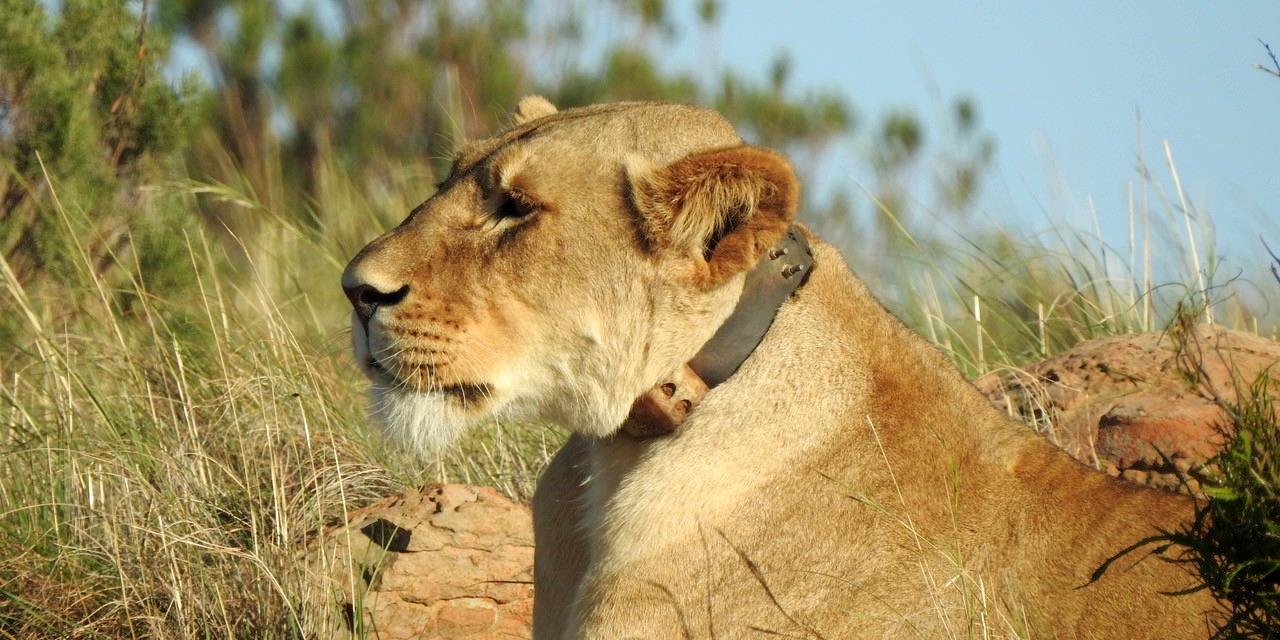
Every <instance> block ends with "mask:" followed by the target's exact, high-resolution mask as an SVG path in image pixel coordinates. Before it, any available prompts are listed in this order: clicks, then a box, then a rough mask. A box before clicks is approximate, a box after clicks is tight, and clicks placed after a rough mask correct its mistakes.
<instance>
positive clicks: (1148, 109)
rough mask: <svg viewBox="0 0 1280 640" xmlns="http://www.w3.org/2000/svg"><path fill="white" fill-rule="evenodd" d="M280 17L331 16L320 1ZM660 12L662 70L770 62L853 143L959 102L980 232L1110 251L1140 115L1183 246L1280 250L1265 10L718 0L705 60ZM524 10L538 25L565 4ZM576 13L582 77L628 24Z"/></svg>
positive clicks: (1278, 3)
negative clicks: (1189, 230) (982, 138)
mask: <svg viewBox="0 0 1280 640" xmlns="http://www.w3.org/2000/svg"><path fill="white" fill-rule="evenodd" d="M572 4H573V3H569V6H572ZM285 5H286V6H291V7H294V9H297V10H306V9H308V8H310V9H312V10H315V9H317V8H318V9H319V10H320V13H321V15H322V17H326V16H333V17H334V18H336V15H335V14H333V13H332V7H331V6H330V5H329V4H328V3H326V2H324V0H288V1H287V2H286V3H285ZM671 5H672V6H671V8H672V9H673V12H674V14H675V19H676V23H677V25H678V27H679V29H680V32H681V34H682V36H683V37H680V38H677V39H676V40H675V41H673V42H669V43H668V42H660V43H659V44H658V46H660V47H663V50H664V51H666V52H669V54H670V62H669V64H670V66H672V67H674V68H683V69H688V70H691V71H694V72H696V73H698V74H704V75H702V76H701V77H703V78H708V79H709V78H711V77H712V76H711V75H710V74H709V72H712V71H714V70H715V67H717V66H718V67H721V68H724V67H732V68H734V69H737V70H739V71H743V72H746V73H748V74H750V75H753V76H755V77H765V75H766V74H767V73H768V68H769V65H770V63H771V62H772V61H773V59H774V58H775V57H776V56H777V54H778V53H780V52H787V53H788V54H789V55H790V57H791V59H792V79H791V87H792V88H793V89H795V90H797V91H803V90H805V89H812V88H824V89H835V90H838V91H840V92H842V93H844V94H845V95H846V96H847V97H848V98H849V100H850V102H851V103H852V104H853V105H854V106H855V107H856V109H857V111H858V113H859V115H860V120H861V122H862V127H863V128H864V129H866V128H869V127H871V126H874V124H875V122H876V121H877V120H878V119H879V117H880V116H881V115H883V114H884V113H885V112H887V111H888V110H890V109H893V108H907V109H910V110H913V111H915V112H917V113H919V114H920V115H921V116H922V119H923V120H924V121H925V123H926V125H927V126H929V127H930V129H929V131H930V132H932V133H934V134H936V133H937V131H936V128H934V127H933V125H936V124H937V123H938V122H940V121H942V120H943V119H944V117H945V113H946V109H947V106H948V105H949V104H950V103H951V101H952V100H953V99H955V98H956V97H959V96H969V97H971V98H973V99H974V101H975V102H976V104H977V105H978V107H979V112H980V114H981V123H982V126H983V127H984V128H985V129H986V131H987V132H989V133H990V134H991V135H992V137H993V138H994V139H995V141H996V143H997V152H996V158H995V166H994V167H993V169H992V170H991V171H990V172H989V174H988V178H987V180H986V183H985V185H984V192H983V197H982V199H981V201H980V214H981V215H982V217H983V218H984V219H985V220H986V221H987V222H988V223H990V224H994V225H1000V226H1003V227H1013V226H1017V227H1020V228H1021V229H1022V230H1024V231H1029V232H1034V231H1043V230H1046V229H1050V228H1055V227H1063V226H1069V227H1075V228H1080V229H1084V230H1086V231H1089V232H1091V231H1092V230H1093V229H1094V216H1093V213H1092V212H1093V211H1096V216H1097V227H1098V228H1100V229H1101V231H1102V236H1103V237H1104V239H1105V240H1106V241H1107V242H1108V243H1109V244H1111V245H1112V246H1113V247H1120V248H1123V247H1125V246H1126V245H1127V242H1128V224H1129V214H1128V207H1127V202H1128V196H1127V193H1128V189H1129V188H1130V187H1132V188H1134V189H1135V190H1138V189H1140V188H1141V181H1140V180H1139V179H1138V174H1137V171H1136V166H1137V158H1138V152H1139V145H1138V142H1137V139H1138V133H1139V124H1138V117H1139V114H1141V135H1142V141H1143V142H1142V145H1141V149H1142V152H1143V153H1144V155H1145V158H1146V162H1147V165H1148V167H1149V168H1150V169H1151V171H1152V172H1153V173H1154V175H1155V177H1156V179H1157V181H1158V182H1159V183H1160V184H1161V185H1163V186H1164V187H1165V188H1167V189H1169V191H1170V193H1169V198H1170V200H1172V199H1174V198H1175V197H1174V196H1173V195H1172V186H1173V185H1172V180H1171V179H1170V176H1169V170H1168V167H1167V164H1166V162H1165V159H1164V147H1163V145H1164V143H1165V142H1167V143H1168V144H1169V146H1170V148H1171V149H1172V151H1173V155H1174V159H1175V161H1176V163H1177V167H1178V170H1179V173H1180V176H1181V178H1182V183H1183V187H1184V189H1185V192H1186V194H1187V196H1188V197H1189V198H1190V201H1191V204H1192V210H1193V211H1194V212H1196V213H1202V214H1206V215H1204V216H1201V217H1200V218H1198V219H1197V221H1196V223H1195V227H1196V228H1195V233H1196V236H1197V238H1199V240H1200V241H1201V242H1203V243H1205V244H1208V242H1209V239H1210V238H1211V237H1212V236H1213V235H1215V234H1216V238H1217V239H1216V244H1217V247H1218V249H1219V251H1220V253H1221V254H1222V255H1225V256H1227V258H1228V261H1229V265H1228V266H1231V267H1233V268H1234V267H1240V268H1244V269H1245V270H1246V277H1249V278H1251V279H1254V280H1255V282H1257V281H1258V280H1260V279H1269V277H1270V276H1269V275H1267V273H1266V271H1265V266H1266V265H1267V264H1268V260H1267V257H1266V254H1265V252H1264V250H1263V248H1262V246H1261V244H1260V243H1259V241H1258V236H1259V234H1263V235H1266V236H1267V237H1268V238H1270V239H1271V244H1272V246H1273V247H1276V246H1280V78H1275V77H1273V76H1269V75H1266V74H1264V73H1263V72H1261V71H1258V70H1256V69H1254V68H1253V65H1254V64H1255V63H1262V62H1267V58H1266V54H1265V52H1264V50H1263V48H1262V46H1261V45H1260V44H1259V43H1258V39H1259V38H1262V39H1263V40H1267V41H1269V42H1271V43H1272V44H1273V45H1275V47H1277V48H1280V0H1267V1H1262V0H1253V1H1248V2H1246V1H1224V2H1216V3H1209V2H1186V1H1181V2H1154V1H1148V0H1144V1H1125V2H1116V1H1111V2H1103V1H1098V0H1081V1H1077V2H1058V3H1052V4H1050V3H1042V2H1036V3H1030V2H1014V1H984V2H968V3H960V2H927V1H924V0H901V1H898V2H835V1H827V2H819V1H816V0H807V1H798V0H795V1H790V2H776V1H775V2H767V1H765V0H722V15H721V18H720V22H719V25H718V27H717V29H716V31H715V36H714V48H713V49H714V51H715V55H714V56H711V57H709V56H708V47H707V40H706V38H705V37H704V36H703V34H702V33H700V31H699V29H698V26H697V20H696V18H695V17H694V8H695V7H696V5H697V2H696V0H671ZM534 6H535V11H540V12H547V13H548V14H551V13H555V12H556V11H557V10H558V8H563V6H565V5H561V4H557V3H556V2H550V3H535V5H534ZM588 16H589V18H590V19H589V21H588V24H587V25H586V27H587V30H588V34H589V35H588V46H587V47H586V50H585V51H584V52H583V58H584V62H586V63H587V64H588V65H590V64H591V63H592V60H591V59H590V58H591V57H592V56H594V55H598V54H599V53H600V52H603V50H604V46H605V45H606V44H607V43H609V42H610V41H613V40H615V39H616V38H625V37H628V36H629V35H631V34H632V33H633V31H632V26H633V25H626V24H620V23H618V22H617V20H616V18H617V13H616V12H613V11H608V10H604V11H594V12H591V11H589V12H588ZM544 17H545V16H544ZM176 53H177V54H178V55H177V58H178V60H177V62H178V64H177V65H175V69H174V71H175V72H180V71H181V70H182V69H184V68H192V67H193V66H196V65H195V60H193V59H191V57H190V52H189V51H185V50H184V48H183V47H182V46H181V44H180V45H179V47H178V50H177V52H176ZM857 144H858V142H856V141H850V142H849V143H848V144H846V145H845V146H844V148H843V149H838V150H837V151H835V152H833V153H830V154H828V156H827V157H826V159H825V166H824V167H823V170H822V171H821V173H820V177H819V180H818V182H819V184H817V185H810V188H817V189H831V188H834V187H835V186H838V185H843V186H845V187H847V188H849V190H850V191H851V192H853V193H855V194H856V193H858V187H859V185H860V184H864V183H866V182H867V181H868V180H869V171H868V168H867V163H866V160H865V158H866V154H865V153H861V152H859V150H858V149H857ZM1137 193H1139V194H1140V191H1138V192H1137ZM1139 198H1140V195H1139ZM1151 198H1152V201H1153V202H1157V201H1158V198H1157V196H1156V194H1154V193H1152V194H1151ZM1090 202H1091V203H1092V208H1091V207H1090V204H1089V203H1090ZM1164 210H1165V211H1166V212H1173V213H1176V208H1172V209H1170V208H1165V209H1164ZM1209 224H1211V225H1212V228H1213V232H1212V233H1210V232H1209V231H1208V225H1209ZM1181 225H1182V220H1181V218H1180V217H1177V219H1174V218H1173V217H1164V218H1161V219H1156V220H1154V222H1153V226H1156V227H1159V228H1158V229H1157V233H1158V234H1163V236H1164V237H1166V238H1168V239H1169V240H1171V241H1174V242H1181V241H1183V240H1184V238H1185V232H1184V231H1183V230H1182V229H1181V228H1180V227H1181ZM1200 251H1201V253H1202V255H1205V254H1208V252H1209V247H1208V246H1201V247H1200ZM1233 270H1234V269H1232V271H1233ZM1264 284H1265V283H1264Z"/></svg>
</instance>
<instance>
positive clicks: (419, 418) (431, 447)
mask: <svg viewBox="0 0 1280 640" xmlns="http://www.w3.org/2000/svg"><path fill="white" fill-rule="evenodd" d="M369 406H370V409H371V411H370V413H371V414H372V415H373V418H374V420H375V422H376V423H377V424H378V425H379V426H380V427H381V428H382V430H383V431H384V432H385V433H386V434H387V435H388V436H389V437H391V438H392V439H394V440H395V441H397V442H400V443H402V444H403V445H405V446H406V447H408V448H410V449H411V450H413V451H418V452H422V453H427V454H440V453H443V452H444V451H445V450H447V449H448V448H449V447H450V446H452V445H453V444H454V443H456V442H457V441H458V440H459V439H460V438H462V436H464V435H466V433H467V432H468V431H470V430H471V428H472V427H474V426H476V425H477V423H478V422H479V420H476V419H475V418H474V417H471V416H468V415H467V414H466V411H465V410H463V409H462V408H461V407H459V406H457V405H456V404H454V403H453V401H452V400H450V399H449V398H447V397H446V396H445V395H444V394H442V393H421V392H417V391H408V390H404V389H400V388H397V387H396V386H394V384H393V383H390V382H388V381H385V380H379V379H377V378H375V379H374V381H373V383H372V384H371V385H370V388H369Z"/></svg>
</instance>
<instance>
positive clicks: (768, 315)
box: [622, 225, 813, 438]
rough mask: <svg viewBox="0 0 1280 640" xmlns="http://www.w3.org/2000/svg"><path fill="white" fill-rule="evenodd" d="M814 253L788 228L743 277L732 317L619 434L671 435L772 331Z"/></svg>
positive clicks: (643, 401) (636, 407)
mask: <svg viewBox="0 0 1280 640" xmlns="http://www.w3.org/2000/svg"><path fill="white" fill-rule="evenodd" d="M812 267H813V250H812V249H811V248H810V247H809V242H808V241H807V240H806V239H805V237H804V234H803V233H801V232H800V230H799V229H797V228H796V226H795V225H792V226H791V227H790V228H789V229H787V233H786V234H784V235H783V236H782V239H781V240H779V241H778V243H777V244H775V245H773V247H771V248H770V249H769V251H768V253H766V254H765V255H764V256H763V257H762V258H761V259H760V262H759V263H757V264H756V266H755V268H754V269H752V270H751V271H750V272H749V273H748V274H747V279H746V282H745V283H744V284H743V286H742V295H741V297H739V298H738V304H737V306H735V307H734V309H733V313H731V314H729V317H728V318H726V319H725V321H724V324H722V325H720V329H719V330H717V331H716V333H715V335H713V336H711V339H710V340H708V341H707V343H706V344H705V345H703V346H702V349H701V350H699V351H698V353H697V354H696V355H694V356H693V359H692V360H690V361H689V362H688V364H685V365H683V366H681V367H680V369H679V370H677V371H676V372H675V373H674V374H673V375H672V376H670V377H669V378H668V379H666V380H663V381H662V382H660V383H658V384H657V385H655V386H654V387H653V388H652V389H650V390H648V391H647V392H645V394H644V395H642V396H640V398H638V399H637V400H636V401H635V404H633V405H632V406H631V413H630V414H629V415H628V416H627V419H626V421H624V422H623V423H622V430H623V432H625V433H626V434H627V435H630V436H632V437H635V438H648V437H653V436H660V435H665V434H668V433H671V432H672V431H675V430H676V428H678V427H679V426H680V425H681V424H683V423H684V421H685V418H687V417H688V416H689V413H690V412H692V411H693V408H694V407H696V406H697V405H698V403H699V402H700V401H701V400H702V397H703V396H704V395H706V393H707V391H708V390H710V389H711V388H713V387H715V386H716V385H719V384H720V383H722V382H724V381H725V380H728V379H729V377H730V376H732V375H733V374H734V372H735V371H737V370H738V367H740V366H742V363H743V362H745V361H746V359H747V358H748V357H749V356H750V355H751V353H752V352H753V351H755V349H756V347H757V346H759V344H760V341H761V340H763V339H764V334H765V333H767V332H768V331H769V327H771V326H773V318H774V316H776V315H777V313H778V308H779V307H781V306H782V303H783V302H786V301H787V299H788V298H790V297H791V294H793V293H795V291H796V289H799V288H800V286H801V285H803V284H804V283H805V281H807V280H808V276H809V271H810V270H811V269H812Z"/></svg>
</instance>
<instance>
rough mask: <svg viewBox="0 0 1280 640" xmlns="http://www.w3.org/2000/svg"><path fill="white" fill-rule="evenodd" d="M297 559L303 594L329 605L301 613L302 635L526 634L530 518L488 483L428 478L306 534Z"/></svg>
mask: <svg viewBox="0 0 1280 640" xmlns="http://www.w3.org/2000/svg"><path fill="white" fill-rule="evenodd" d="M306 565H307V566H308V567H309V568H310V570H311V572H312V573H313V574H318V576H319V579H318V580H317V579H313V580H312V583H313V584H314V585H317V586H316V587H314V588H318V589H319V590H320V591H321V593H320V595H321V596H322V597H319V598H314V599H313V600H315V601H319V602H332V603H333V605H334V606H333V607H331V608H330V610H327V611H322V612H319V613H318V614H315V615H312V616H309V617H310V618H313V619H312V620H309V623H310V624H309V627H310V628H309V629H308V632H309V633H308V635H309V636H315V637H322V638H353V637H366V636H365V635H361V634H362V633H363V634H367V637H369V638H373V639H377V640H400V639H406V640H407V639H409V638H451V639H452V638H456V639H459V640H463V639H465V640H481V639H489V638H494V639H497V638H529V637H530V636H531V635H532V628H533V626H532V625H533V524H532V520H531V517H530V514H529V509H528V507H525V506H524V505H521V504H519V503H516V502H513V501H511V500H509V499H507V498H506V497H504V496H503V495H502V494H500V493H498V491H496V490H494V489H490V488H487V487H472V486H466V485H456V484H454V485H432V486H428V487H424V488H422V489H420V490H410V491H408V492H406V493H405V494H403V495H400V496H395V497H391V498H387V499H384V500H382V501H379V502H377V503H374V504H372V505H369V506H368V507H365V508H363V509H360V510H359V511H355V512H353V513H351V514H349V516H348V519H347V525H346V526H337V527H333V528H330V529H329V530H327V531H325V532H324V533H322V534H321V535H320V536H318V537H317V539H316V540H313V541H312V543H311V544H310V545H308V549H307V551H306ZM313 578H314V575H313ZM326 594H327V596H328V597H324V596H325V595H326Z"/></svg>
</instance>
